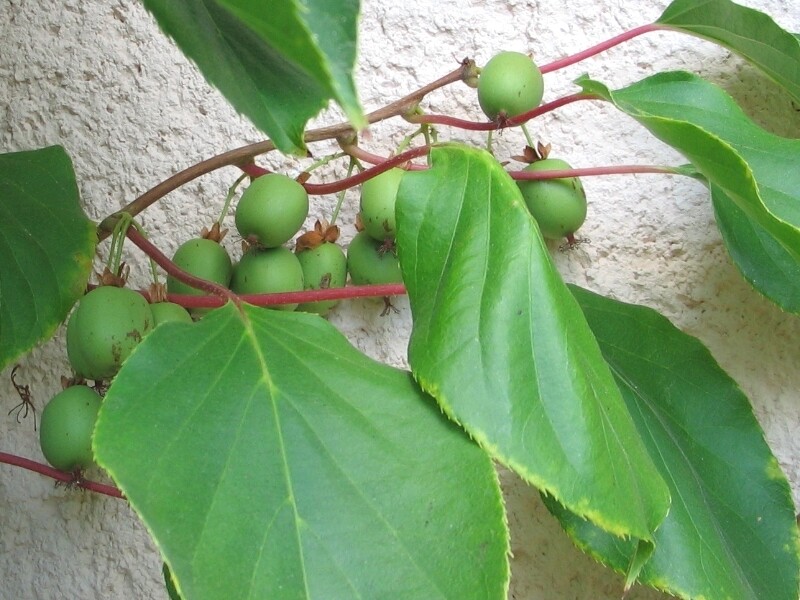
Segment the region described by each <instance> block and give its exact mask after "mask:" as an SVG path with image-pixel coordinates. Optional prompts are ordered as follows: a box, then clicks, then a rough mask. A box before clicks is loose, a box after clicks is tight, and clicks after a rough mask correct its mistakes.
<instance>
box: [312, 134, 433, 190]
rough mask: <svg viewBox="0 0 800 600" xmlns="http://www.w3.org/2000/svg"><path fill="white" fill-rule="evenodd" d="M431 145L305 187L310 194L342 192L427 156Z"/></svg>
mask: <svg viewBox="0 0 800 600" xmlns="http://www.w3.org/2000/svg"><path fill="white" fill-rule="evenodd" d="M430 150H431V148H430V146H418V147H416V148H412V149H411V150H406V151H405V152H403V153H402V154H398V155H397V156H392V157H391V158H387V159H386V160H385V161H383V162H382V163H380V164H378V165H375V166H374V167H372V168H370V169H366V170H364V171H362V172H361V173H358V174H356V175H353V176H352V177H346V178H345V179H340V180H339V181H334V182H333V183H306V184H305V185H304V187H305V188H306V191H307V192H308V193H309V194H320V195H322V194H334V193H336V192H341V191H342V190H346V189H347V188H351V187H353V186H356V185H359V184H361V183H364V182H365V181H367V180H368V179H372V178H373V177H375V176H376V175H380V174H381V173H383V172H384V171H388V170H389V169H391V168H392V167H399V166H401V165H402V164H403V163H407V162H408V161H410V160H413V159H415V158H419V157H421V156H426V155H427V154H428V152H430Z"/></svg>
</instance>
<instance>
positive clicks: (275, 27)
mask: <svg viewBox="0 0 800 600" xmlns="http://www.w3.org/2000/svg"><path fill="white" fill-rule="evenodd" d="M144 4H145V6H146V7H147V9H148V10H149V11H150V12H152V13H153V15H154V16H155V17H156V19H157V20H158V23H159V25H160V26H161V28H162V29H163V30H164V32H165V33H167V34H168V35H169V36H170V37H172V38H173V39H174V40H175V42H176V43H177V45H178V47H179V48H180V49H181V50H182V51H183V53H184V54H186V55H187V56H188V57H189V58H190V59H192V60H193V61H194V62H195V63H196V64H197V66H198V67H199V69H200V71H201V72H202V74H203V76H204V77H205V78H206V80H208V81H209V82H210V83H211V84H213V85H214V86H216V87H217V88H218V89H219V90H220V91H221V92H222V94H223V95H224V96H225V97H226V98H227V100H228V102H230V103H231V105H232V106H233V107H234V108H235V109H236V110H237V111H239V112H240V113H242V114H244V115H245V116H246V117H247V118H249V119H250V120H251V121H252V122H253V123H254V124H255V125H256V126H257V127H258V128H260V129H261V130H262V131H264V132H266V133H267V134H268V135H269V136H270V138H271V139H272V141H273V142H274V143H275V145H276V146H277V147H278V149H280V150H281V151H283V152H287V153H289V152H293V153H304V151H305V144H304V142H303V131H304V128H305V125H306V123H307V122H308V120H309V119H310V118H311V117H313V116H314V115H316V114H317V113H318V112H319V111H320V110H321V109H322V108H324V107H325V106H326V104H327V102H328V100H329V99H334V100H336V101H337V102H339V104H340V105H341V106H342V107H343V109H344V111H345V113H346V114H347V115H348V117H349V118H350V120H351V122H352V124H353V126H354V127H355V128H361V127H363V126H364V125H365V123H366V121H365V120H364V116H363V114H362V110H361V107H360V105H359V103H358V99H357V97H356V92H355V86H354V83H353V79H352V69H353V65H354V63H355V46H356V27H357V20H358V11H359V4H358V1H357V0H335V1H333V0H328V1H327V2H326V3H321V2H320V6H316V2H314V3H312V4H313V5H309V2H301V1H300V0H272V1H269V2H263V1H258V2H256V1H255V0H184V1H182V2H174V1H170V0H144Z"/></svg>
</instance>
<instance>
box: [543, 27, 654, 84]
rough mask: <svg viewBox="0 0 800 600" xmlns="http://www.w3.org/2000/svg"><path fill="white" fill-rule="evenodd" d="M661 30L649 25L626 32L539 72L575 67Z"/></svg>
mask: <svg viewBox="0 0 800 600" xmlns="http://www.w3.org/2000/svg"><path fill="white" fill-rule="evenodd" d="M659 29H663V26H661V25H658V24H657V23H649V24H648V25H642V26H641V27H635V28H633V29H631V30H630V31H626V32H625V33H621V34H620V35H618V36H615V37H613V38H611V39H609V40H606V41H605V42H601V43H599V44H597V45H596V46H592V47H591V48H587V49H586V50H583V51H581V52H578V53H577V54H573V55H571V56H565V57H564V58H560V59H558V60H555V61H553V62H551V63H548V64H546V65H543V66H542V67H540V69H539V70H540V71H541V72H542V74H544V73H550V72H552V71H556V70H558V69H563V68H564V67H568V66H570V65H574V64H575V63H578V62H580V61H582V60H586V59H587V58H590V57H592V56H595V55H596V54H600V53H601V52H605V51H606V50H609V49H611V48H613V47H614V46H618V45H619V44H622V43H623V42H627V41H628V40H631V39H633V38H635V37H637V36H640V35H642V34H645V33H649V32H651V31H658V30H659Z"/></svg>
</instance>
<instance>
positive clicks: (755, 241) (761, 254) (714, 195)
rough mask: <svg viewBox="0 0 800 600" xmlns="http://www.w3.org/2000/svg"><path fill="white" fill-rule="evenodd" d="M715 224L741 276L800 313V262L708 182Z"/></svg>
mask: <svg viewBox="0 0 800 600" xmlns="http://www.w3.org/2000/svg"><path fill="white" fill-rule="evenodd" d="M710 187H711V199H712V201H713V203H714V212H715V215H716V220H717V226H718V227H719V230H720V233H722V238H723V240H724V241H725V246H726V247H727V248H728V252H730V255H731V257H732V258H733V260H734V262H735V263H736V264H737V265H738V267H739V269H740V270H741V272H742V275H743V276H744V277H745V279H747V280H748V281H749V282H750V283H751V284H752V285H753V287H755V288H756V289H758V290H760V291H761V292H762V293H763V294H764V295H765V296H767V297H768V298H770V299H772V300H773V301H774V302H775V303H776V304H778V305H779V306H782V307H784V308H786V309H787V310H792V311H794V312H800V262H797V258H796V253H794V252H791V251H790V250H789V249H788V248H786V247H785V246H783V245H782V244H780V243H778V241H777V240H776V239H775V238H774V237H772V236H771V235H770V234H769V232H768V231H767V230H766V229H765V228H764V227H763V226H762V225H761V224H759V223H758V222H757V221H755V220H753V219H750V218H748V216H747V214H746V213H745V212H744V211H743V210H742V209H740V208H739V207H738V206H737V204H736V203H735V202H734V201H732V200H731V198H730V197H729V196H728V195H727V194H726V193H725V192H724V191H723V190H722V189H721V188H720V187H719V186H717V185H713V184H712V185H711V186H710Z"/></svg>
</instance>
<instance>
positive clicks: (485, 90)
mask: <svg viewBox="0 0 800 600" xmlns="http://www.w3.org/2000/svg"><path fill="white" fill-rule="evenodd" d="M543 95H544V79H543V78H542V73H541V71H540V70H539V67H537V66H536V64H535V63H534V62H533V60H531V58H530V57H529V56H527V55H525V54H522V53H521V52H501V53H499V54H497V55H495V56H493V57H492V58H491V59H490V60H489V62H487V63H486V65H485V66H484V67H483V68H482V69H481V74H480V76H479V77H478V103H479V104H480V105H481V108H482V109H483V112H484V113H485V114H486V116H487V117H489V118H490V119H492V120H494V119H496V118H497V117H498V116H499V115H500V113H503V114H504V115H505V116H506V117H516V116H517V115H521V114H522V113H524V112H528V111H529V110H533V109H534V108H536V107H537V106H539V103H540V102H541V101H542V96H543Z"/></svg>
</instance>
